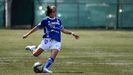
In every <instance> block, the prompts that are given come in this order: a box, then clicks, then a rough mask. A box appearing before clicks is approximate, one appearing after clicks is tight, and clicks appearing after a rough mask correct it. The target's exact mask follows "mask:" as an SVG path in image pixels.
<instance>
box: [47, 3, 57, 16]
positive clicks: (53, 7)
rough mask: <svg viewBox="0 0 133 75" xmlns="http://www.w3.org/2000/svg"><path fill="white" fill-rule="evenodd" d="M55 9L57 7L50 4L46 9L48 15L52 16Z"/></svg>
mask: <svg viewBox="0 0 133 75" xmlns="http://www.w3.org/2000/svg"><path fill="white" fill-rule="evenodd" d="M53 9H56V7H55V6H54V5H51V6H49V5H48V6H47V10H46V16H50V13H51V12H52V11H53Z"/></svg>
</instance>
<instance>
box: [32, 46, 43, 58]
mask: <svg viewBox="0 0 133 75" xmlns="http://www.w3.org/2000/svg"><path fill="white" fill-rule="evenodd" d="M43 51H44V50H43V49H42V48H37V49H36V50H34V51H33V52H32V54H33V56H35V57H37V56H39V55H40V54H41V53H42V52H43Z"/></svg>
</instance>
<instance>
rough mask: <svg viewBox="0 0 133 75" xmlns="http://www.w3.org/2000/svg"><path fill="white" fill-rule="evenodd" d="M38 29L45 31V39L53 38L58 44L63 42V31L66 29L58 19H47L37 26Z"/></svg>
mask: <svg viewBox="0 0 133 75" xmlns="http://www.w3.org/2000/svg"><path fill="white" fill-rule="evenodd" d="M37 27H38V28H43V29H44V36H43V38H51V39H54V40H56V41H58V42H60V41H61V30H62V29H63V28H64V27H63V26H62V23H61V20H60V19H58V18H57V17H55V18H49V17H46V18H44V19H43V20H42V21H41V22H40V23H39V24H38V25H37Z"/></svg>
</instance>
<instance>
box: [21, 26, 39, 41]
mask: <svg viewBox="0 0 133 75" xmlns="http://www.w3.org/2000/svg"><path fill="white" fill-rule="evenodd" d="M37 30H38V27H37V26H35V27H34V28H32V29H31V30H30V31H29V32H28V33H26V34H24V35H23V39H25V38H27V37H28V36H29V35H30V34H32V33H33V32H35V31H37Z"/></svg>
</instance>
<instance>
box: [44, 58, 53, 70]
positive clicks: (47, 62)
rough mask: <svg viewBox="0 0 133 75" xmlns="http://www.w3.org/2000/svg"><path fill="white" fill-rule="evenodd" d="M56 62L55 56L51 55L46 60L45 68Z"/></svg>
mask: <svg viewBox="0 0 133 75" xmlns="http://www.w3.org/2000/svg"><path fill="white" fill-rule="evenodd" d="M53 62H54V58H53V57H52V56H51V57H49V58H48V60H47V61H46V63H45V64H44V68H47V69H48V68H49V66H50V65H51V64H52V63H53Z"/></svg>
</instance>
